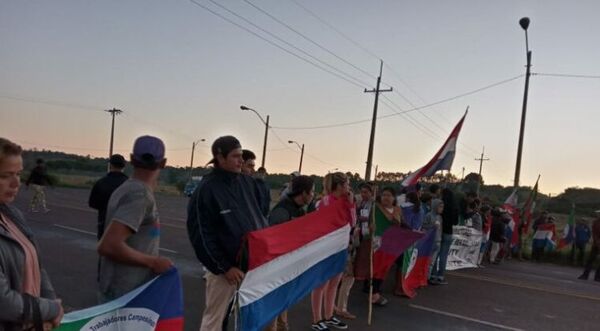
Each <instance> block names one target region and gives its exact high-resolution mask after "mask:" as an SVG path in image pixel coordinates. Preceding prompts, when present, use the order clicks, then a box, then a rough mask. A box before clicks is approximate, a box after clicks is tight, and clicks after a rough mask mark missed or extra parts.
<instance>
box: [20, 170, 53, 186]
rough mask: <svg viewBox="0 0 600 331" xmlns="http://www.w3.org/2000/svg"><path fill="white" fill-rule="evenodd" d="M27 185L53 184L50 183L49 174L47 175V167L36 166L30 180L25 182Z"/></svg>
mask: <svg viewBox="0 0 600 331" xmlns="http://www.w3.org/2000/svg"><path fill="white" fill-rule="evenodd" d="M25 184H26V185H27V186H29V184H35V185H41V186H46V185H50V184H52V183H51V182H50V178H49V177H48V174H47V173H46V167H44V166H42V165H37V166H35V168H33V169H32V170H31V173H30V174H29V178H27V181H26V182H25Z"/></svg>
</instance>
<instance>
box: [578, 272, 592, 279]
mask: <svg viewBox="0 0 600 331" xmlns="http://www.w3.org/2000/svg"><path fill="white" fill-rule="evenodd" d="M588 277H590V275H589V274H588V273H585V272H584V273H583V274H581V276H579V277H577V279H581V280H588Z"/></svg>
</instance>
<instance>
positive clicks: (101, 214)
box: [88, 154, 129, 240]
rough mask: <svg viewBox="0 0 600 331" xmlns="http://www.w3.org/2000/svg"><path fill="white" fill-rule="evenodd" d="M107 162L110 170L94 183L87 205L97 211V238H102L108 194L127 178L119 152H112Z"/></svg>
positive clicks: (122, 158)
mask: <svg viewBox="0 0 600 331" xmlns="http://www.w3.org/2000/svg"><path fill="white" fill-rule="evenodd" d="M108 163H109V164H110V171H109V172H108V174H106V176H104V177H102V178H100V179H99V180H98V181H97V182H96V184H94V187H92V192H91V193H90V198H89V200H88V204H89V206H90V207H91V208H93V209H96V210H97V211H98V233H97V237H98V240H100V238H102V234H103V233H104V222H106V206H108V200H109V199H110V195H111V194H112V193H113V192H114V191H115V190H116V189H117V188H118V187H119V186H121V184H123V183H124V182H125V181H126V180H127V179H128V178H129V177H127V175H125V174H124V173H123V169H124V168H125V163H126V162H125V158H124V157H123V156H122V155H121V154H113V155H112V156H111V157H110V160H109V161H108Z"/></svg>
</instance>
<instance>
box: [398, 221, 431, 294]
mask: <svg viewBox="0 0 600 331" xmlns="http://www.w3.org/2000/svg"><path fill="white" fill-rule="evenodd" d="M435 232H436V230H435V229H433V230H430V231H429V232H427V234H426V235H425V237H423V238H422V239H421V240H419V241H417V243H416V244H415V245H414V246H413V247H411V248H409V249H408V250H407V251H406V252H405V253H404V263H403V266H402V277H403V280H402V290H403V291H404V294H405V295H406V296H408V297H409V298H414V297H415V296H416V295H417V288H419V287H422V286H427V274H428V273H429V264H430V263H431V251H432V250H433V244H434V240H435Z"/></svg>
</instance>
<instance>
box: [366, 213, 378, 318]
mask: <svg viewBox="0 0 600 331" xmlns="http://www.w3.org/2000/svg"><path fill="white" fill-rule="evenodd" d="M375 208H376V206H375V204H373V205H372V206H371V222H373V221H374V220H375ZM373 223H374V222H373ZM369 230H370V232H371V233H370V235H371V245H370V246H371V247H370V248H369V316H368V319H367V324H368V325H369V326H371V318H372V317H373V244H374V242H373V239H374V238H373V232H375V231H374V229H373V227H370V229H369Z"/></svg>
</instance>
